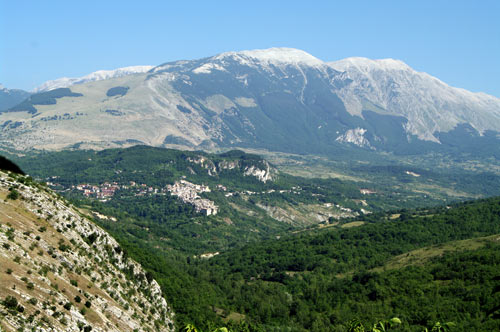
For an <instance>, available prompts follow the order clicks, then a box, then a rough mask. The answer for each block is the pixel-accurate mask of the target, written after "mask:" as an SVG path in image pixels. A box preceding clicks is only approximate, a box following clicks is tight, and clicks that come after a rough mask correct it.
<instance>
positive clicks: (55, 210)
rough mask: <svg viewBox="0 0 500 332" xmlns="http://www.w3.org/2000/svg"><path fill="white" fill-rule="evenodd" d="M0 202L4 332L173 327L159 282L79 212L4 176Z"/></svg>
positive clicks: (48, 193)
mask: <svg viewBox="0 0 500 332" xmlns="http://www.w3.org/2000/svg"><path fill="white" fill-rule="evenodd" d="M0 199H1V201H0V266H1V271H0V276H1V277H0V312H1V313H2V316H0V317H2V318H0V327H1V329H0V330H2V331H18V330H19V329H25V330H33V331H75V332H76V331H82V330H84V329H85V328H86V330H89V328H92V331H117V332H118V331H145V330H150V331H173V330H174V326H173V320H172V319H173V312H172V311H171V309H170V308H169V306H168V304H167V302H166V301H165V299H164V298H163V297H162V292H161V289H160V286H159V285H158V283H157V282H156V281H155V280H153V279H152V277H151V275H150V274H148V273H146V272H145V271H144V270H143V269H142V267H141V266H140V265H139V264H138V263H136V262H135V261H133V260H131V259H130V258H128V257H127V255H126V253H125V252H124V251H123V250H122V249H121V247H120V246H119V244H118V243H117V242H116V240H114V239H113V238H112V237H111V236H110V235H109V234H108V233H106V232H105V231H104V230H103V229H101V228H100V227H98V226H96V225H95V224H94V223H93V222H91V221H90V220H88V219H87V218H86V217H85V216H84V215H82V214H81V213H80V212H79V211H78V210H77V209H76V208H74V207H73V206H71V205H70V204H68V203H67V202H66V201H64V199H62V198H61V197H59V196H58V195H56V194H55V193H53V192H51V191H50V190H48V189H46V188H45V187H42V186H40V185H39V184H37V183H34V182H32V181H31V179H30V178H28V177H24V176H21V175H14V174H7V173H4V172H0ZM117 222H119V220H118V221H117Z"/></svg>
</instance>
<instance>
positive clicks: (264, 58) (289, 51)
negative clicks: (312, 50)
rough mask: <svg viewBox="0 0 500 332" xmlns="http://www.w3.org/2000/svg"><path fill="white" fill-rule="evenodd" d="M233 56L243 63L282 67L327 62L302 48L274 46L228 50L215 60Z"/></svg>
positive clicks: (315, 64)
mask: <svg viewBox="0 0 500 332" xmlns="http://www.w3.org/2000/svg"><path fill="white" fill-rule="evenodd" d="M227 58H232V59H235V60H237V61H238V62H240V64H242V65H248V66H252V65H261V66H269V65H273V66H276V67H280V66H282V65H305V66H310V67H318V66H323V65H325V63H324V62H323V61H321V60H320V59H318V58H316V57H314V56H312V55H311V54H309V53H307V52H304V51H302V50H298V49H294V48H287V47H273V48H269V49H263V50H251V51H240V52H226V53H222V54H219V55H217V56H215V57H214V58H213V59H214V60H222V61H223V60H225V59H227Z"/></svg>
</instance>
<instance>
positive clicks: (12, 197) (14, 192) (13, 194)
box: [7, 189, 20, 201]
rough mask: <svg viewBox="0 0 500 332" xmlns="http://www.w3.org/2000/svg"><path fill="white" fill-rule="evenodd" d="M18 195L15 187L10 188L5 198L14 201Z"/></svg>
mask: <svg viewBox="0 0 500 332" xmlns="http://www.w3.org/2000/svg"><path fill="white" fill-rule="evenodd" d="M19 196H20V194H19V192H18V191H17V190H16V189H12V190H11V191H10V193H9V194H8V195H7V198H8V199H11V200H13V201H15V200H16V199H18V198H19Z"/></svg>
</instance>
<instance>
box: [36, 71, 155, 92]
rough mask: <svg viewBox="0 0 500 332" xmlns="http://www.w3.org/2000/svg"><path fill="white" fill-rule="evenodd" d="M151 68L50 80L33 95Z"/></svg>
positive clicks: (37, 88)
mask: <svg viewBox="0 0 500 332" xmlns="http://www.w3.org/2000/svg"><path fill="white" fill-rule="evenodd" d="M152 68H153V66H130V67H123V68H118V69H114V70H99V71H96V72H93V73H91V74H88V75H86V76H83V77H73V78H69V77H62V78H58V79H56V80H51V81H47V82H45V83H43V84H42V85H40V86H38V87H36V88H35V89H33V92H34V93H38V92H44V91H49V90H54V89H58V88H67V87H70V86H72V85H75V84H82V83H87V82H94V81H101V80H107V79H110V78H116V77H123V76H128V75H133V74H140V73H145V72H147V71H149V70H151V69H152Z"/></svg>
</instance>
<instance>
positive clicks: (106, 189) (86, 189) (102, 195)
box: [72, 182, 120, 201]
mask: <svg viewBox="0 0 500 332" xmlns="http://www.w3.org/2000/svg"><path fill="white" fill-rule="evenodd" d="M72 188H73V189H76V190H79V191H83V195H84V196H85V197H96V198H97V199H99V200H102V201H106V200H108V199H109V198H111V197H112V196H113V195H114V194H115V192H116V191H117V190H118V189H120V185H119V184H118V183H116V182H113V183H109V182H105V183H103V184H101V185H98V186H97V185H93V184H79V185H76V186H73V187H72Z"/></svg>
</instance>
